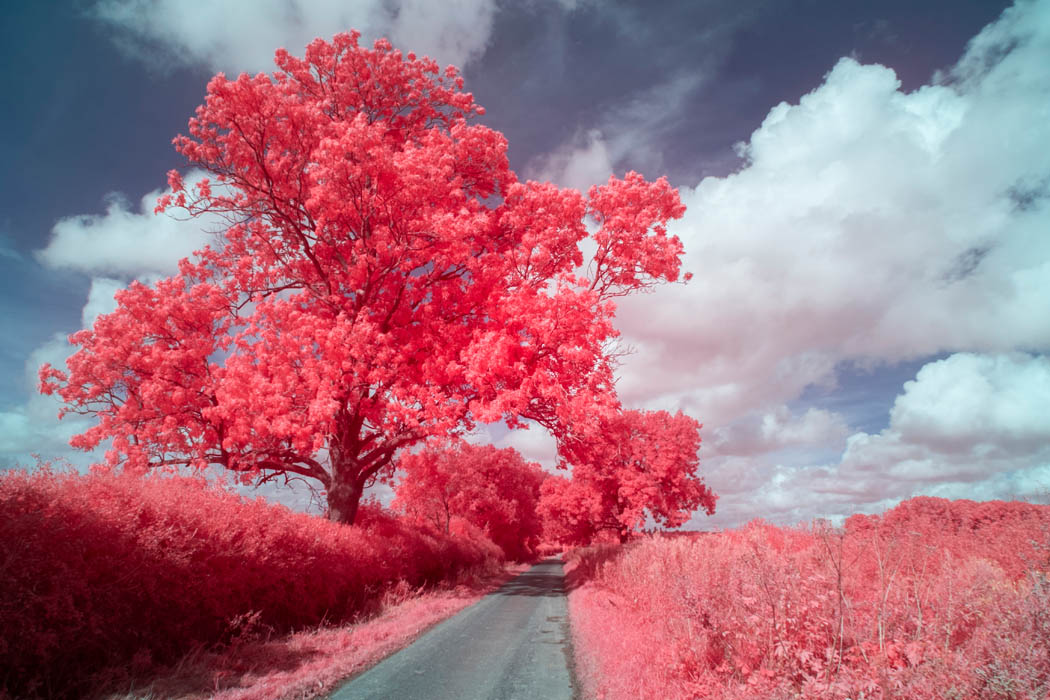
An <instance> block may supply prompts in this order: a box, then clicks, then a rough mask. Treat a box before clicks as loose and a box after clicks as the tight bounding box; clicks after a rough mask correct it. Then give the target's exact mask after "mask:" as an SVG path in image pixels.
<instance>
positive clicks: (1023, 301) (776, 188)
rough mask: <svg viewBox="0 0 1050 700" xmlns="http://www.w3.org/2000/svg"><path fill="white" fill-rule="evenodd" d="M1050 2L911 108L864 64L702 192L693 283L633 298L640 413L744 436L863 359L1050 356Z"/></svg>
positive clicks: (774, 121) (1016, 15)
mask: <svg viewBox="0 0 1050 700" xmlns="http://www.w3.org/2000/svg"><path fill="white" fill-rule="evenodd" d="M1048 7H1050V3H1047V2H1041V3H1038V4H1035V3H1024V4H1022V5H1019V6H1018V7H1015V8H1012V9H1011V10H1009V11H1007V12H1006V13H1005V14H1004V16H1003V18H1002V20H1000V21H999V22H998V23H996V24H994V25H992V26H991V27H990V28H989V29H986V30H985V31H984V32H982V33H981V35H979V36H978V37H977V38H975V39H974V41H973V42H972V43H971V45H970V47H969V49H968V51H967V53H966V55H965V57H964V58H963V59H962V60H961V61H960V63H959V65H958V66H957V67H956V69H955V70H954V71H953V72H952V73H951V74H950V76H946V77H944V78H942V82H941V83H940V84H930V85H927V86H924V87H922V88H921V89H919V90H916V91H914V92H911V93H904V92H901V91H900V84H899V81H898V80H897V78H896V75H895V74H894V72H893V71H892V70H890V69H889V68H886V67H883V66H878V65H861V64H859V63H858V62H856V61H855V60H852V59H849V58H844V59H842V60H841V61H839V62H838V63H837V64H836V65H835V66H834V68H833V69H832V70H831V71H830V72H829V73H828V75H827V76H826V78H825V80H824V82H823V84H821V85H820V86H819V87H817V88H816V89H815V90H813V91H812V92H811V93H809V94H808V95H806V96H804V97H803V98H802V99H801V100H800V101H799V103H798V104H787V103H782V104H780V105H778V106H776V107H774V108H773V109H772V110H771V111H770V112H769V114H768V116H767V117H766V119H765V121H764V122H763V124H762V126H761V127H760V128H759V129H758V130H756V131H755V132H754V134H753V135H752V136H751V139H750V140H749V142H748V143H746V144H743V145H741V146H740V152H741V153H742V155H743V156H744V158H745V161H744V164H743V166H742V168H741V169H740V171H739V172H737V173H735V174H733V175H730V176H728V177H724V178H717V177H710V178H706V179H704V180H703V181H701V182H700V183H699V184H698V185H697V186H696V187H693V188H684V189H683V190H682V196H683V201H684V202H685V204H686V205H687V207H688V211H687V213H686V215H685V218H684V220H683V221H681V222H678V223H676V225H675V226H674V227H673V231H674V232H675V233H677V234H678V235H679V236H681V238H682V239H683V242H684V244H685V250H686V259H685V269H687V270H689V271H691V272H693V273H694V274H695V278H694V279H693V281H692V282H690V283H689V284H688V285H685V286H682V285H673V286H668V287H663V288H660V289H659V290H657V291H656V292H655V293H654V294H652V295H648V296H644V297H638V298H630V299H626V300H624V302H623V303H622V305H621V309H620V314H619V318H620V323H621V327H622V328H623V329H624V331H625V340H626V341H627V342H628V343H630V344H631V345H633V346H634V347H635V349H636V352H635V353H634V354H632V355H630V356H628V357H627V358H626V359H625V363H624V366H623V368H622V377H621V380H620V384H619V387H620V391H621V394H622V395H623V397H624V399H625V401H626V402H627V403H640V404H644V405H647V406H649V407H653V408H671V409H673V408H677V407H681V408H684V409H686V410H689V411H691V412H693V413H694V414H695V415H697V416H698V417H699V418H700V419H701V420H703V421H704V422H705V423H706V424H707V425H708V426H712V427H715V426H724V425H728V424H730V423H732V422H734V421H736V420H740V419H742V418H744V417H747V416H751V417H752V418H754V417H755V416H756V415H761V414H762V413H763V412H767V411H769V410H772V409H773V408H775V407H776V406H779V405H782V404H787V403H790V402H791V401H794V400H796V399H797V398H798V397H799V396H801V395H802V394H803V392H804V391H805V390H806V389H807V388H808V387H812V386H814V385H821V384H822V383H823V384H829V383H833V382H834V381H835V372H836V368H838V367H841V366H842V365H843V363H851V362H853V363H856V362H861V363H867V364H870V365H874V366H878V365H879V364H886V363H895V362H899V361H903V360H916V359H922V358H927V357H931V356H936V355H939V354H945V353H953V352H966V351H970V352H980V353H997V352H1004V351H1011V350H1014V349H1028V350H1044V349H1048V348H1050V324H1047V323H1046V322H1045V319H1046V318H1048V317H1050V237H1047V236H1046V233H1045V232H1046V227H1047V223H1048V220H1050V208H1048V199H1047V197H1048V195H1050V151H1048V150H1047V149H1046V147H1045V145H1046V144H1047V143H1050V120H1047V119H1045V112H1046V98H1045V95H1046V93H1047V91H1048V90H1050V63H1047V62H1046V60H1045V57H1046V55H1047V53H1048V51H1050V21H1047V14H1048V9H1047V8H1048Z"/></svg>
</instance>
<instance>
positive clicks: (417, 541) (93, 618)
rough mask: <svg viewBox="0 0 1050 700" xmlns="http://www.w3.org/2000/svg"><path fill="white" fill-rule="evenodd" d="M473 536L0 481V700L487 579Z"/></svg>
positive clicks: (101, 488)
mask: <svg viewBox="0 0 1050 700" xmlns="http://www.w3.org/2000/svg"><path fill="white" fill-rule="evenodd" d="M500 557H501V554H500V552H499V550H498V548H496V547H495V546H494V545H493V544H492V543H491V542H488V541H487V540H485V539H484V538H473V539H469V538H466V537H459V538H450V537H447V536H444V535H441V534H439V533H434V532H426V531H422V530H420V529H418V528H416V527H411V526H408V525H407V524H405V523H404V522H402V521H401V520H400V519H398V518H396V517H394V516H392V515H390V514H389V513H386V512H383V511H382V510H381V509H378V508H377V507H365V508H363V509H362V512H361V513H360V514H359V516H358V524H357V525H355V526H353V527H348V526H344V525H340V524H337V523H334V522H330V521H327V520H324V519H321V518H318V517H315V516H310V515H305V514H302V513H294V512H292V511H290V510H288V509H287V508H284V507H282V506H277V505H273V504H269V503H266V502H264V501H262V499H258V500H255V501H250V500H246V499H244V498H242V497H240V496H238V495H236V494H233V493H230V492H228V491H225V490H223V489H221V488H220V487H217V486H214V485H209V484H207V483H205V482H204V481H203V480H199V479H194V478H183V477H161V476H154V477H147V478H138V477H131V476H114V475H101V474H93V475H79V474H72V473H57V472H53V471H50V470H47V469H41V470H37V471H34V472H32V473H27V472H23V471H12V472H8V473H6V474H4V475H2V476H0V697H2V696H3V695H5V694H6V695H7V696H13V697H19V698H23V697H26V698H33V697H44V698H60V697H82V696H84V695H87V694H89V692H91V691H92V690H93V689H95V688H97V687H98V686H99V684H100V683H103V684H104V683H105V682H107V681H108V680H111V679H112V676H113V672H114V669H120V670H122V671H123V672H127V673H128V674H132V675H134V674H135V673H137V672H139V671H142V670H145V669H148V668H151V667H153V666H155V665H158V664H164V663H171V662H174V661H175V660H177V659H180V658H182V657H184V656H185V654H186V653H187V651H189V650H191V649H193V648H195V647H202V648H209V647H214V646H216V645H220V646H221V645H230V644H236V643H238V642H243V641H244V640H245V639H252V638H260V637H265V636H268V635H276V634H283V633H285V632H288V631H292V630H295V629H299V628H303V627H306V626H310V625H317V624H320V623H322V622H326V621H327V622H331V623H336V622H345V621H352V620H354V619H361V618H363V617H366V616H368V615H369V614H372V613H374V612H375V611H376V610H378V609H379V608H380V606H381V603H382V601H383V599H384V596H390V595H397V594H398V591H404V590H418V589H425V588H429V587H432V586H434V585H436V584H438V583H440V582H445V581H450V580H451V581H456V580H468V579H469V578H471V577H472V576H474V575H475V574H476V573H477V572H480V571H492V570H493V569H495V568H497V567H498V565H499V564H498V562H499V559H500Z"/></svg>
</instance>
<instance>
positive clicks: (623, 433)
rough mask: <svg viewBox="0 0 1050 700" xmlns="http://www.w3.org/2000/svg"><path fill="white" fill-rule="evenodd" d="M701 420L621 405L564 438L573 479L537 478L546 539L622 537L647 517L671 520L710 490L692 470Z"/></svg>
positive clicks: (710, 506) (707, 498)
mask: <svg viewBox="0 0 1050 700" xmlns="http://www.w3.org/2000/svg"><path fill="white" fill-rule="evenodd" d="M699 448H700V424H699V423H697V422H696V421H695V420H694V419H693V418H690V417H689V416H687V415H685V414H683V413H681V412H679V413H677V414H674V415H672V414H670V413H668V412H666V411H622V412H619V413H616V414H613V415H610V416H606V417H604V418H603V419H602V420H600V421H597V423H596V424H592V426H591V430H590V431H585V432H581V433H580V434H578V435H576V436H574V438H573V439H572V440H570V441H568V443H567V445H566V447H565V449H564V452H565V455H564V458H565V460H566V461H567V462H568V463H569V464H571V465H572V479H565V478H561V477H558V478H554V479H550V480H548V481H547V482H546V483H545V484H544V486H543V496H542V498H541V501H540V512H541V514H542V515H543V518H544V520H545V521H546V522H547V523H548V533H547V537H548V539H552V540H557V541H561V542H566V543H571V544H585V543H588V542H591V541H593V540H595V539H596V538H597V537H598V536H599V535H600V534H601V533H610V534H612V535H613V536H615V537H616V538H618V539H620V541H626V539H627V537H628V536H629V535H630V534H631V533H632V532H637V531H638V530H639V529H641V528H642V527H643V526H644V525H645V524H646V522H647V520H648V519H649V518H651V519H652V520H653V521H654V522H656V523H657V524H658V525H661V526H664V527H671V528H673V527H678V526H680V525H681V524H682V523H684V522H685V521H686V520H688V519H689V518H690V516H692V514H693V513H694V512H695V511H696V510H697V509H701V508H702V509H703V510H704V511H705V512H707V513H708V514H711V513H714V510H715V502H716V500H717V496H716V495H715V493H714V492H713V491H712V490H711V489H710V488H708V487H707V485H706V484H704V481H703V479H702V478H701V477H700V476H699V475H698V474H697V473H696V470H697V467H698V465H699V457H698V456H697V450H699Z"/></svg>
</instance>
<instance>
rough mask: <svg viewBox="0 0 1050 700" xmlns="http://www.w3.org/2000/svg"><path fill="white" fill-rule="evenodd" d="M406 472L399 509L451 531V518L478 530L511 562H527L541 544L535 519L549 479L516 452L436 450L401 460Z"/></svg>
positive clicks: (461, 447) (459, 447)
mask: <svg viewBox="0 0 1050 700" xmlns="http://www.w3.org/2000/svg"><path fill="white" fill-rule="evenodd" d="M398 470H399V471H400V472H402V473H403V476H402V477H401V480H400V481H399V483H398V485H397V496H396V498H395V499H394V503H393V506H394V508H395V509H398V510H401V511H403V512H405V513H406V514H407V515H408V516H409V517H412V518H415V519H418V520H420V521H423V522H426V523H428V524H430V525H432V526H434V527H436V528H438V529H440V530H444V531H445V532H449V530H450V527H451V524H452V519H453V518H457V517H458V518H462V519H463V520H465V521H467V522H469V523H471V524H472V525H475V526H476V527H478V528H479V529H480V530H481V531H482V532H484V533H485V534H486V535H487V536H488V538H489V539H490V540H492V541H493V542H494V543H495V544H496V545H497V546H499V547H500V548H501V549H502V550H503V552H504V553H505V554H506V555H507V558H508V559H515V560H519V561H522V560H525V559H528V558H529V557H531V556H532V554H533V553H534V552H535V550H536V546H537V545H538V544H539V540H540V535H541V532H542V526H541V523H540V519H539V517H538V515H537V514H536V503H537V501H538V500H539V497H540V485H541V484H542V483H543V481H544V479H545V478H546V476H547V474H546V473H545V472H544V471H543V470H542V469H541V468H540V466H539V465H538V464H536V463H534V462H526V461H525V460H524V459H523V458H522V456H521V455H520V454H518V452H516V451H515V450H514V449H512V448H509V447H508V448H504V449H502V450H498V449H496V448H495V447H493V446H492V445H484V446H477V445H471V444H469V443H466V442H456V443H454V444H451V445H445V446H433V447H428V448H427V449H425V450H423V451H421V452H418V453H416V454H409V455H404V456H403V457H401V458H400V459H399V460H398Z"/></svg>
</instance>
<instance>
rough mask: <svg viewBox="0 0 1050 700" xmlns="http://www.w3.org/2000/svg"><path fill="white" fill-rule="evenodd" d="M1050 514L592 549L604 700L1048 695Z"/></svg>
mask: <svg viewBox="0 0 1050 700" xmlns="http://www.w3.org/2000/svg"><path fill="white" fill-rule="evenodd" d="M1048 533H1050V508H1048V507H1046V506H1031V505H1028V504H1021V503H1018V504H1004V503H998V504H973V503H970V502H955V503H951V502H947V501H940V500H938V499H919V500H916V501H913V502H908V503H905V504H902V506H900V507H898V509H895V510H894V511H890V512H889V513H887V514H886V515H885V516H884V517H881V518H879V517H870V516H860V517H855V518H852V519H851V520H850V521H848V522H847V525H846V527H845V528H844V529H838V530H836V529H833V528H830V527H827V526H824V525H819V524H818V525H815V526H812V527H798V528H779V527H773V526H771V525H768V524H764V523H761V522H756V523H752V524H751V525H749V526H747V527H745V528H743V529H740V530H736V531H730V532H723V533H715V534H705V535H698V536H694V537H676V538H661V537H654V538H647V539H643V540H641V541H638V542H636V543H633V544H631V545H629V546H627V547H626V548H623V549H620V550H617V551H615V552H610V550H609V549H608V548H602V549H595V550H583V551H580V552H577V553H575V555H574V556H573V557H571V563H570V568H574V569H576V570H577V571H579V572H581V573H580V574H577V573H576V572H574V573H573V575H574V576H577V575H579V576H582V578H584V579H585V580H586V581H587V583H586V584H585V585H583V586H582V587H581V588H578V589H577V590H575V591H574V592H573V593H572V595H571V596H570V611H571V616H572V624H573V630H574V641H575V644H576V648H577V654H578V657H579V659H578V661H579V664H578V668H580V671H581V675H582V676H583V680H584V684H585V686H586V687H587V688H588V689H589V692H590V694H591V695H593V696H594V697H602V698H606V699H607V700H613V699H614V698H660V699H668V700H670V699H674V698H727V699H728V698H734V699H735V698H763V699H765V698H800V697H803V698H852V699H857V698H916V699H921V698H956V699H958V700H963V699H970V698H973V699H979V698H989V699H991V698H996V699H1006V698H1039V699H1040V700H1042V699H1044V698H1046V697H1048V694H1050V583H1048V575H1050V559H1048V554H1050V548H1048V544H1050V534H1048Z"/></svg>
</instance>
